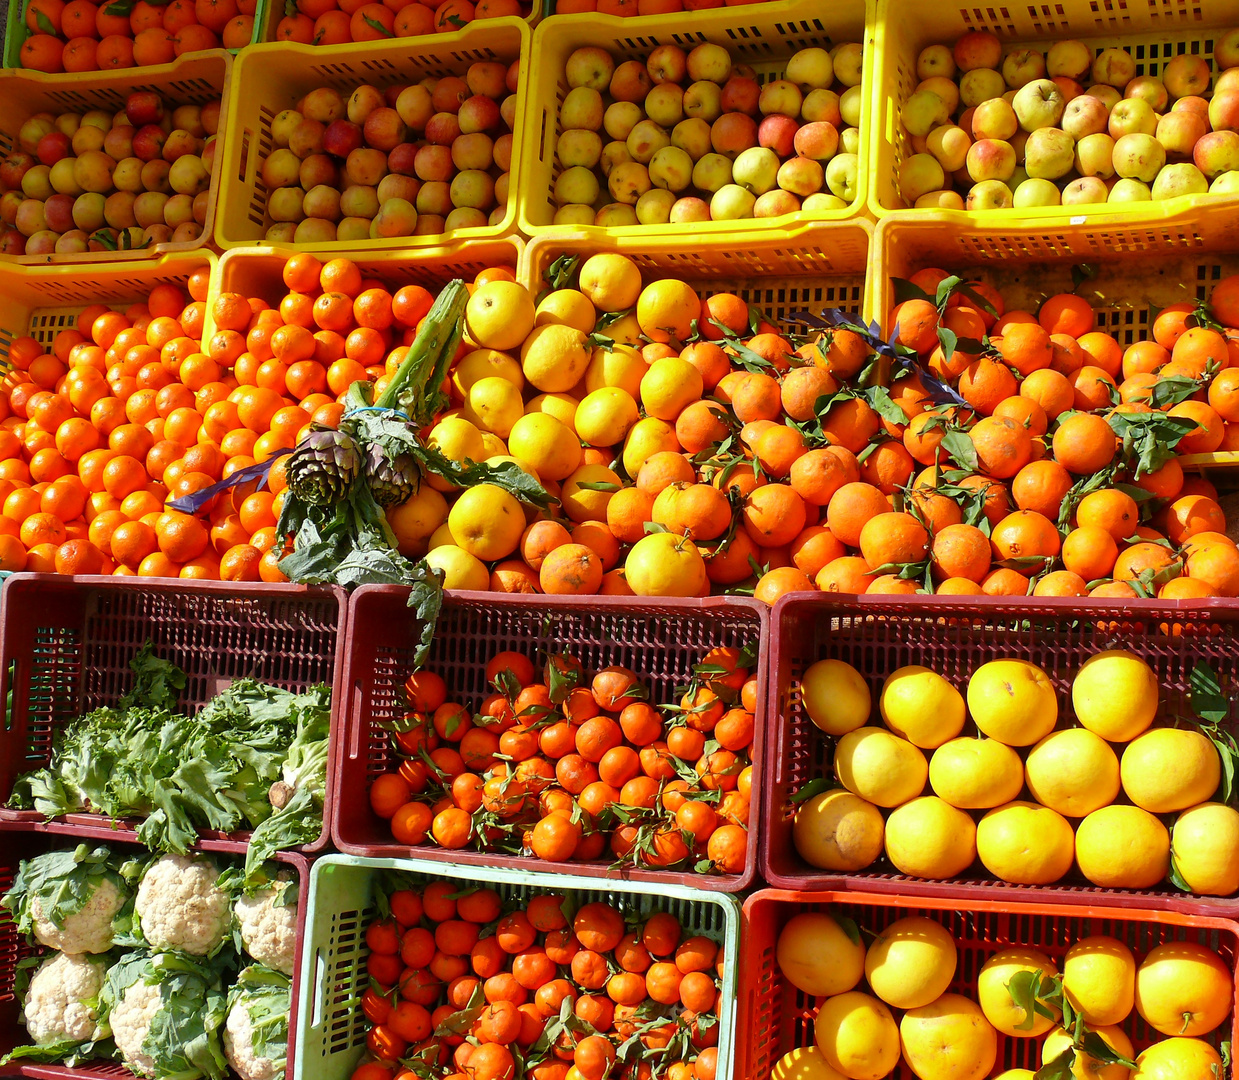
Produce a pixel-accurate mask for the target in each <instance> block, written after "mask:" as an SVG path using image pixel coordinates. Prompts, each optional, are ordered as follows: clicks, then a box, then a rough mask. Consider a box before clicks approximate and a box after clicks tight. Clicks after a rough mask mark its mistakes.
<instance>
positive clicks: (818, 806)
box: [792, 789, 886, 871]
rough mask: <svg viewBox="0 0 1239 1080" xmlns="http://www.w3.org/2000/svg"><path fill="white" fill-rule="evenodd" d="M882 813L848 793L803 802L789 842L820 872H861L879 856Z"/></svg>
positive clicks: (840, 791) (828, 793)
mask: <svg viewBox="0 0 1239 1080" xmlns="http://www.w3.org/2000/svg"><path fill="white" fill-rule="evenodd" d="M885 827H886V826H885V823H884V822H883V820H882V812H881V811H880V810H879V809H878V808H877V807H876V806H874V805H873V803H870V802H866V801H865V800H864V799H862V798H860V797H859V796H857V795H853V794H852V793H851V792H850V791H844V790H842V789H835V790H834V791H825V792H822V794H820V795H814V796H813V797H812V798H809V799H806V800H805V801H804V802H803V803H802V804H801V806H800V809H799V810H797V811H796V821H795V824H794V825H793V826H792V842H793V843H794V844H795V845H796V850H797V851H798V852H799V853H800V857H801V858H802V859H804V861H805V862H807V863H808V864H809V865H810V866H816V867H818V868H819V869H821V870H842V871H853V870H863V869H864V868H865V867H866V866H869V865H870V864H871V863H872V862H873V861H874V860H875V859H876V858H877V857H878V856H879V855H881V854H882V837H883V834H884V832H885Z"/></svg>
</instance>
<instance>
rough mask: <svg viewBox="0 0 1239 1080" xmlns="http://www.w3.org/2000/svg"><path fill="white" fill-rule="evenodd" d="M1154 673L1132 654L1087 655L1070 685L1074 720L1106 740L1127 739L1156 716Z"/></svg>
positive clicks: (1115, 650) (1130, 738) (1116, 652)
mask: <svg viewBox="0 0 1239 1080" xmlns="http://www.w3.org/2000/svg"><path fill="white" fill-rule="evenodd" d="M1157 692H1158V690H1157V675H1156V674H1155V673H1154V671H1153V669H1152V668H1151V667H1149V665H1148V664H1146V663H1145V662H1144V661H1143V660H1141V659H1140V657H1138V656H1137V655H1136V654H1135V653H1132V652H1126V651H1125V650H1123V649H1111V650H1109V651H1107V652H1100V653H1098V654H1097V655H1096V656H1090V657H1089V658H1088V659H1087V660H1086V661H1085V662H1084V665H1083V666H1082V667H1081V668H1080V670H1079V672H1078V673H1077V674H1076V677H1075V681H1074V682H1072V684H1071V704H1072V707H1073V708H1074V709H1075V714H1076V719H1077V720H1079V721H1080V723H1081V724H1083V725H1084V726H1085V727H1086V728H1088V729H1089V731H1093V732H1096V733H1097V734H1098V735H1100V736H1101V737H1102V738H1103V739H1105V740H1106V741H1107V742H1129V741H1130V740H1132V739H1134V738H1135V737H1136V736H1137V735H1139V734H1140V733H1141V732H1142V731H1144V730H1145V728H1147V727H1148V726H1149V725H1150V724H1151V723H1153V718H1154V717H1155V716H1156V715H1157Z"/></svg>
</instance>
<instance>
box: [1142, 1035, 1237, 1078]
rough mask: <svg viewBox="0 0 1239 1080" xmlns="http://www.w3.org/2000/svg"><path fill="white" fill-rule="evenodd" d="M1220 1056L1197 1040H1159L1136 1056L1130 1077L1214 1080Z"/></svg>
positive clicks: (1207, 1045)
mask: <svg viewBox="0 0 1239 1080" xmlns="http://www.w3.org/2000/svg"><path fill="white" fill-rule="evenodd" d="M1221 1075H1222V1058H1221V1055H1219V1054H1218V1052H1217V1051H1216V1050H1214V1049H1213V1047H1212V1046H1210V1045H1209V1044H1208V1043H1207V1042H1204V1041H1203V1040H1201V1039H1163V1040H1162V1041H1161V1042H1159V1043H1154V1044H1153V1045H1152V1046H1150V1047H1149V1048H1148V1049H1147V1050H1145V1051H1144V1052H1143V1053H1142V1054H1141V1055H1140V1056H1139V1057H1138V1058H1136V1068H1135V1070H1134V1071H1132V1072H1131V1073H1130V1080H1217V1078H1218V1077H1219V1076H1221Z"/></svg>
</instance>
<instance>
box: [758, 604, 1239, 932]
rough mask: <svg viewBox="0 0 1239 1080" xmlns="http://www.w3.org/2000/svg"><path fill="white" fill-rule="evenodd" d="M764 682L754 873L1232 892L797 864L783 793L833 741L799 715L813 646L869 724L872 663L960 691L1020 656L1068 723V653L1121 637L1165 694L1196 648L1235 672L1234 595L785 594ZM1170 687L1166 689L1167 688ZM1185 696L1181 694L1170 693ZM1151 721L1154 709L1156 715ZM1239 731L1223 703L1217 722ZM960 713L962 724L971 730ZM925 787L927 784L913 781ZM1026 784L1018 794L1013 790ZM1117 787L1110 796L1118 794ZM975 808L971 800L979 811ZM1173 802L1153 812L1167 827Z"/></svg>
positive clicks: (1091, 891) (882, 670)
mask: <svg viewBox="0 0 1239 1080" xmlns="http://www.w3.org/2000/svg"><path fill="white" fill-rule="evenodd" d="M771 637H772V639H773V643H772V648H771V657H770V671H769V678H768V681H767V686H768V687H769V693H770V700H769V702H768V703H767V712H768V714H769V715H770V716H771V717H772V719H771V730H770V732H769V733H768V740H769V741H768V746H769V748H770V752H769V753H768V754H767V755H766V774H765V777H764V783H763V785H762V799H763V801H764V802H765V809H764V823H765V826H764V828H765V831H764V834H763V844H762V851H761V860H762V874H763V876H764V877H765V879H766V881H767V882H768V883H769V884H771V885H775V886H778V887H780V888H789V889H811V890H820V889H857V890H863V891H866V892H883V893H901V894H904V895H914V896H937V897H950V898H954V899H957V900H967V901H972V900H973V899H979V898H982V897H987V896H988V897H994V896H1000V897H1002V898H1003V899H1004V900H1005V901H1006V902H1008V903H1010V902H1013V901H1016V900H1020V901H1043V900H1044V901H1050V900H1053V901H1057V902H1063V903H1089V902H1096V901H1099V900H1101V898H1103V897H1104V902H1105V903H1107V904H1110V905H1113V906H1117V907H1133V908H1150V907H1152V908H1171V909H1174V910H1178V911H1192V912H1196V913H1199V914H1211V913H1212V914H1218V915H1229V914H1232V913H1233V912H1235V911H1236V910H1237V908H1236V902H1235V900H1233V899H1230V900H1228V899H1224V898H1218V897H1200V896H1195V895H1192V894H1189V893H1183V892H1179V891H1178V890H1176V889H1174V888H1173V887H1171V886H1170V885H1164V886H1160V887H1158V888H1156V889H1152V890H1141V891H1137V890H1125V889H1099V888H1098V887H1097V886H1095V885H1093V884H1092V883H1090V882H1089V881H1088V879H1087V878H1085V877H1083V875H1081V874H1080V873H1079V872H1078V870H1077V869H1075V868H1073V870H1072V871H1071V872H1070V873H1069V874H1068V875H1067V876H1066V877H1064V878H1063V879H1062V880H1061V881H1059V882H1057V883H1055V884H1053V885H1040V886H1036V885H1011V884H1008V883H1006V882H1000V881H997V880H996V879H995V878H994V877H993V876H992V875H990V873H989V871H987V870H986V869H985V867H984V866H983V865H982V864H981V862H980V861H979V860H978V861H977V862H975V863H974V864H973V866H972V867H971V868H970V869H969V870H968V871H967V872H966V873H965V874H964V875H963V876H962V877H960V878H954V879H951V880H947V881H926V880H922V879H920V878H911V877H905V876H904V875H902V874H900V873H898V872H897V871H896V870H895V869H894V868H893V867H892V866H891V865H890V863H889V862H888V861H887V860H886V857H885V856H882V857H880V858H879V859H878V860H877V861H876V862H875V863H874V864H873V865H872V866H871V867H870V868H869V869H868V870H862V871H858V872H857V873H855V874H837V873H831V872H829V871H826V870H820V869H818V868H816V867H813V866H810V865H809V864H808V863H807V862H805V861H804V860H803V859H802V858H801V857H800V855H799V854H798V853H797V851H796V848H795V845H794V844H793V842H792V820H793V817H794V809H795V808H794V806H793V804H792V802H791V799H792V796H793V795H794V794H795V793H796V792H797V791H799V790H800V788H801V787H803V786H804V785H805V784H806V783H808V781H810V780H813V779H815V778H818V777H828V778H829V777H830V776H831V775H832V773H831V760H832V758H833V755H834V740H833V739H832V738H831V737H830V736H828V735H826V734H825V732H823V731H821V730H820V729H819V728H818V727H817V726H816V725H814V723H813V722H812V721H811V720H810V719H809V716H808V713H807V712H805V710H804V708H803V706H802V704H801V699H800V689H799V687H800V677H801V675H802V673H803V672H804V671H805V669H806V668H807V667H809V665H810V664H813V663H815V662H816V661H818V660H821V659H825V658H828V657H829V658H834V659H838V660H844V661H846V662H847V663H849V664H851V665H852V666H853V667H855V668H856V669H857V670H858V671H859V672H860V673H861V674H862V675H863V676H864V678H865V680H866V682H867V683H868V684H869V687H870V691H871V693H872V695H873V716H874V717H875V719H874V720H872V721H871V722H873V723H876V724H879V725H881V719H880V717H879V716H878V712H877V703H878V696H879V693H880V691H881V688H882V683H883V681H884V680H885V678H886V676H887V675H889V674H890V673H891V672H892V671H895V670H896V669H897V668H900V667H903V666H904V665H906V664H922V665H924V666H926V667H929V668H932V669H933V670H934V671H936V672H938V673H939V674H941V675H942V676H944V677H945V678H946V679H948V680H949V681H950V682H952V683H953V684H954V685H955V686H956V687H958V688H959V689H960V690H961V691H962V690H963V689H964V686H965V684H966V682H967V680H968V677H969V675H970V674H971V673H972V672H973V670H974V669H976V668H977V667H979V666H980V665H981V664H983V663H985V662H986V661H988V660H996V659H1001V658H1015V659H1025V660H1030V661H1032V662H1033V663H1036V664H1039V665H1040V666H1041V667H1042V668H1044V669H1045V671H1046V673H1047V674H1048V675H1049V677H1050V679H1051V681H1052V682H1053V683H1054V686H1055V689H1056V690H1057V691H1058V700H1059V722H1058V726H1059V727H1060V728H1063V727H1069V726H1072V725H1073V716H1074V714H1073V712H1072V709H1071V679H1072V677H1073V676H1074V674H1075V672H1076V671H1077V670H1078V669H1079V667H1080V665H1081V664H1082V663H1083V662H1084V661H1085V660H1086V659H1087V658H1088V657H1089V656H1091V655H1093V654H1094V653H1097V652H1101V651H1102V650H1103V649H1113V648H1124V649H1130V650H1131V651H1132V652H1134V653H1137V654H1138V655H1140V656H1142V657H1143V658H1144V659H1145V660H1146V661H1147V662H1148V663H1149V664H1150V665H1151V666H1152V668H1153V670H1154V671H1156V672H1157V676H1158V680H1159V683H1160V686H1161V690H1162V700H1163V702H1165V701H1166V700H1167V698H1168V697H1169V696H1170V695H1182V694H1184V693H1185V692H1186V690H1187V686H1188V675H1189V673H1190V672H1191V669H1192V666H1193V664H1194V663H1195V662H1196V661H1197V660H1203V661H1206V662H1208V663H1209V664H1210V665H1212V667H1213V669H1214V670H1215V671H1217V672H1218V673H1219V675H1220V676H1221V677H1222V679H1223V682H1225V680H1226V679H1227V677H1229V678H1231V679H1234V680H1239V604H1236V603H1235V602H1234V601H1231V600H1200V601H1196V600H1192V601H1186V600H1184V601H1173V600H1171V601H1164V600H1123V599H1090V600H1088V601H1086V602H1085V601H1080V600H1078V599H1076V598H1072V597H1067V598H1036V599H1033V598H1029V599H1020V600H1019V601H1017V602H1016V603H1015V604H1013V603H1012V602H1011V600H1010V598H1008V597H988V596H986V597H973V596H969V597H959V598H956V597H945V596H942V597H938V596H935V597H932V598H930V599H926V598H925V597H897V596H877V597H872V596H860V597H854V596H849V597H839V598H832V597H831V596H829V595H824V594H821V593H813V594H809V593H799V594H795V595H792V596H787V597H784V598H782V599H780V600H779V602H778V603H777V604H776V605H775V607H774V611H773V613H772V615H771ZM1181 700H1182V699H1181V698H1180V701H1181ZM1183 707H1184V709H1186V708H1187V706H1186V703H1184V705H1183ZM1156 722H1157V721H1155V723H1156ZM1226 726H1228V727H1229V728H1230V730H1232V731H1239V715H1237V714H1236V712H1235V706H1234V705H1233V704H1232V714H1231V717H1230V719H1229V720H1228V721H1227V722H1226ZM975 732H976V728H975V726H974V725H973V724H972V722H971V720H969V721H968V722H967V724H966V725H965V727H964V731H963V734H965V735H967V734H969V733H973V734H975ZM926 790H927V791H928V790H929V789H928V785H927V787H926ZM1025 797H1027V796H1025ZM1123 798H1124V796H1122V795H1121V794H1120V796H1119V799H1118V800H1117V801H1123ZM980 814H981V812H980V811H974V812H973V816H974V817H977V818H979V816H980ZM1173 819H1174V815H1165V816H1163V818H1162V820H1163V821H1165V822H1166V824H1167V825H1168V826H1169V825H1170V824H1171V823H1172V822H1173Z"/></svg>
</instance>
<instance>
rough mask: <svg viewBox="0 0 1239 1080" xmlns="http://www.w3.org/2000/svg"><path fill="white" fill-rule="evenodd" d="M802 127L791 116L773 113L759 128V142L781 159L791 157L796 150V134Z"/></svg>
mask: <svg viewBox="0 0 1239 1080" xmlns="http://www.w3.org/2000/svg"><path fill="white" fill-rule="evenodd" d="M799 129H800V125H799V124H798V123H796V121H795V120H793V119H792V118H791V117H790V116H784V115H783V114H782V113H771V114H770V115H769V116H767V117H765V118H764V119H763V120H762V122H761V123H760V124H759V125H758V128H757V142H758V145H760V146H765V147H769V148H770V149H771V150H773V151H774V152H775V153H776V154H778V155H779V157H781V158H785V157H790V156H791V154H792V151H793V150H794V149H795V140H796V132H797V131H798V130H799Z"/></svg>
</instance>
